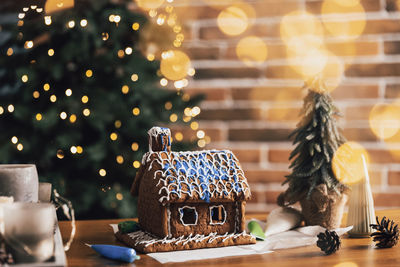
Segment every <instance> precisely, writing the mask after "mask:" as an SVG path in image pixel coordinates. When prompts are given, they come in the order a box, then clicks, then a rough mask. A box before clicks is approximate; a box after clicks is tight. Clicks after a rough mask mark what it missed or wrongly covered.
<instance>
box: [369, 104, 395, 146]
mask: <svg viewBox="0 0 400 267" xmlns="http://www.w3.org/2000/svg"><path fill="white" fill-rule="evenodd" d="M369 126H370V128H371V130H372V132H373V133H374V134H375V135H376V136H377V137H378V138H380V139H388V138H391V137H393V136H394V135H396V133H397V132H398V131H399V128H400V105H396V104H385V103H378V104H375V105H374V106H373V108H372V109H371V111H370V113H369Z"/></svg>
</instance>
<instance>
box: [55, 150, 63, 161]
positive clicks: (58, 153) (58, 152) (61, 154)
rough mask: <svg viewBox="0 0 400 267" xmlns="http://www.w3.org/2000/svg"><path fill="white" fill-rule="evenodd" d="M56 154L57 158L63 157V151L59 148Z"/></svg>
mask: <svg viewBox="0 0 400 267" xmlns="http://www.w3.org/2000/svg"><path fill="white" fill-rule="evenodd" d="M56 155H57V158H59V159H63V158H64V151H62V150H61V149H58V150H57V154H56Z"/></svg>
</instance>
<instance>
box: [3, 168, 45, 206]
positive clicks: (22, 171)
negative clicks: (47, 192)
mask: <svg viewBox="0 0 400 267" xmlns="http://www.w3.org/2000/svg"><path fill="white" fill-rule="evenodd" d="M38 192H39V178H38V174H37V170H36V166H35V165H34V164H0V196H12V197H14V201H16V202H17V201H18V202H38Z"/></svg>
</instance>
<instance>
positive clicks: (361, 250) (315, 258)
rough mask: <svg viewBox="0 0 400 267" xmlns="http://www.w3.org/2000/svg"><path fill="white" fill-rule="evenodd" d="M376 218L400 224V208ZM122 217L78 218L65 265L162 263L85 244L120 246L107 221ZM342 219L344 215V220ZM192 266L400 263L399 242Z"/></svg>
mask: <svg viewBox="0 0 400 267" xmlns="http://www.w3.org/2000/svg"><path fill="white" fill-rule="evenodd" d="M376 214H377V215H378V216H379V217H382V216H386V217H389V218H391V219H393V220H395V221H396V222H397V223H400V210H385V211H377V212H376ZM246 217H247V218H258V219H265V215H252V214H248V215H247V216H246ZM119 221H121V220H95V221H78V222H77V232H76V236H75V240H74V242H73V243H72V246H71V249H70V250H69V251H68V252H67V253H66V254H67V260H68V266H138V267H139V266H157V265H161V264H160V263H158V262H157V261H156V260H154V259H152V258H150V257H149V256H147V255H140V256H141V259H140V260H138V261H135V262H134V263H133V264H122V265H121V263H119V262H116V261H111V260H108V259H105V258H102V257H100V256H98V255H96V254H95V252H94V251H92V250H91V249H90V248H88V247H87V246H85V245H84V243H85V242H86V243H91V244H111V245H123V244H122V243H120V242H119V241H117V240H116V239H115V238H114V235H113V232H112V229H111V227H109V224H111V223H118V222H119ZM343 221H345V218H344V220H343ZM60 229H61V233H62V236H63V239H64V241H65V240H66V238H68V236H69V231H70V224H69V222H60ZM190 265H192V266H208V267H212V266H218V267H223V266H237V267H239V266H266V265H268V266H290V267H298V266H308V267H309V266H329V267H330V266H332V267H356V266H359V267H364V266H368V267H369V266H400V244H398V245H397V246H395V247H393V248H389V249H376V248H375V247H374V242H373V241H372V239H371V238H358V239H354V238H348V237H347V236H344V237H343V238H342V246H341V248H340V250H338V251H337V252H336V253H334V254H332V255H329V256H326V255H324V254H323V253H322V252H321V251H320V249H319V248H318V247H317V246H308V247H301V248H293V249H285V250H277V251H275V252H273V253H270V254H264V255H250V256H237V257H228V258H220V259H212V260H201V261H192V262H190ZM165 266H188V262H183V263H171V264H165Z"/></svg>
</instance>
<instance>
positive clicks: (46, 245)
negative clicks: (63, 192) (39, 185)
mask: <svg viewBox="0 0 400 267" xmlns="http://www.w3.org/2000/svg"><path fill="white" fill-rule="evenodd" d="M3 212H4V240H5V242H6V247H7V250H8V251H9V252H11V254H12V255H13V258H14V260H15V262H16V263H26V262H43V261H46V260H48V259H50V258H51V257H52V256H53V255H54V225H55V223H56V214H55V209H54V206H53V205H52V204H50V203H14V204H7V205H4V207H3Z"/></svg>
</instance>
